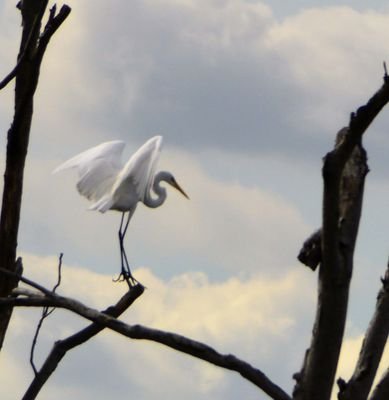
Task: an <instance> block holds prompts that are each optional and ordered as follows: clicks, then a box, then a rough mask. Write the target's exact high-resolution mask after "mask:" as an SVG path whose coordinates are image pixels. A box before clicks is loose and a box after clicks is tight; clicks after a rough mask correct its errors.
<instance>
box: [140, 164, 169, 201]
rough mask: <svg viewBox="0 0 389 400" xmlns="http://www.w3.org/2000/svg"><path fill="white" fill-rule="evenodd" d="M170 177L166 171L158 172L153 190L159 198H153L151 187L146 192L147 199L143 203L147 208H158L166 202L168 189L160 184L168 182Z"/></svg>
mask: <svg viewBox="0 0 389 400" xmlns="http://www.w3.org/2000/svg"><path fill="white" fill-rule="evenodd" d="M168 176H169V174H168V173H167V172H165V171H161V172H158V174H157V175H155V177H154V182H153V185H152V189H153V192H154V193H155V194H156V195H157V197H156V198H153V197H152V196H151V186H150V187H149V189H148V190H146V193H145V198H144V201H143V203H144V204H145V205H146V206H147V207H151V208H157V207H159V206H161V205H162V204H163V203H164V201H165V200H166V189H165V188H163V187H162V186H161V185H160V183H161V182H162V181H165V182H167V180H168Z"/></svg>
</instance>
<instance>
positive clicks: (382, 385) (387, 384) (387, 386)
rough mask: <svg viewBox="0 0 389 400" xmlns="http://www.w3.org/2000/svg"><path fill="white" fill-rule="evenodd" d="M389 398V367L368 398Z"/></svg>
mask: <svg viewBox="0 0 389 400" xmlns="http://www.w3.org/2000/svg"><path fill="white" fill-rule="evenodd" d="M387 399H389V368H388V369H387V370H386V371H385V373H384V375H383V376H382V378H381V380H380V381H379V382H378V384H377V386H376V387H375V389H374V390H373V393H372V395H371V396H370V397H369V400H387Z"/></svg>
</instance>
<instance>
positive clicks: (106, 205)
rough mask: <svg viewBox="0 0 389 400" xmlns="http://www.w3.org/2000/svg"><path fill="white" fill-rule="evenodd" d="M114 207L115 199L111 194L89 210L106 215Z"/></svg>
mask: <svg viewBox="0 0 389 400" xmlns="http://www.w3.org/2000/svg"><path fill="white" fill-rule="evenodd" d="M112 205H113V199H112V196H111V194H108V195H105V196H103V197H102V198H101V199H99V200H97V201H96V202H95V203H93V204H92V205H91V206H90V207H89V210H98V211H100V212H102V213H105V212H106V211H108V210H109V209H110V208H111V207H112Z"/></svg>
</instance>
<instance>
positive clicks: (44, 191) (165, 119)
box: [0, 0, 389, 400]
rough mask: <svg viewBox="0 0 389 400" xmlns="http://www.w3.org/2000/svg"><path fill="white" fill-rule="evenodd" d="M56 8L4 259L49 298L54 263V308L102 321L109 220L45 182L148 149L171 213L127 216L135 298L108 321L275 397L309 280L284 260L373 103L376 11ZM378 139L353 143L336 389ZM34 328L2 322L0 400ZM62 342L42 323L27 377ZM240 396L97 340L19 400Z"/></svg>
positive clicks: (379, 240) (377, 207)
mask: <svg viewBox="0 0 389 400" xmlns="http://www.w3.org/2000/svg"><path fill="white" fill-rule="evenodd" d="M14 3H15V2H13V1H9V0H5V1H3V2H1V3H0V27H1V28H0V32H1V33H0V59H1V60H2V62H1V63H0V76H5V75H6V74H7V73H8V72H9V71H10V70H11V69H12V68H13V65H14V63H15V57H16V54H17V50H18V42H19V37H20V29H21V27H20V16H19V14H18V12H17V10H16V9H15V4H14ZM285 3H287V4H285ZM60 4H61V3H59V4H58V5H60ZM67 4H69V5H70V6H71V7H72V13H71V15H70V16H69V18H68V19H67V20H66V21H65V23H64V24H63V26H61V28H60V29H59V31H58V32H57V33H56V34H55V36H54V37H53V39H52V41H51V42H50V45H49V47H48V50H47V53H46V55H45V58H44V61H43V65H42V70H41V76H40V82H39V87H38V90H37V93H36V98H35V107H34V118H33V125H32V131H31V140H30V147H29V154H28V158H27V163H26V172H25V173H26V175H25V186H24V195H23V206H22V220H21V225H20V235H19V241H18V252H19V254H20V255H21V256H22V257H23V260H24V267H25V275H26V276H27V277H29V278H31V279H36V280H37V281H39V282H41V283H42V284H45V285H47V286H48V287H50V286H52V285H53V284H54V283H55V280H56V270H57V265H58V256H59V254H60V253H61V252H63V253H64V259H63V260H64V267H63V268H64V270H63V284H62V285H61V288H60V293H61V294H63V295H67V296H73V297H76V298H77V299H79V300H81V301H83V302H85V303H86V304H88V305H90V306H91V307H95V308H101V309H103V308H106V307H107V306H108V305H110V304H112V303H114V302H115V301H116V300H117V299H118V298H119V297H120V296H121V295H122V294H123V293H124V291H125V290H126V288H125V286H124V285H121V284H117V283H113V282H112V278H114V277H115V276H116V275H117V274H118V272H119V268H120V265H119V262H120V260H119V246H118V242H117V230H118V226H119V222H120V215H119V214H118V213H115V212H108V213H106V214H104V215H102V214H99V213H97V212H92V211H88V210H87V208H88V202H87V201H86V200H85V199H83V198H81V197H80V196H79V195H78V193H77V191H76V189H75V183H76V180H77V177H76V174H75V173H74V171H66V172H63V173H61V174H56V175H52V173H51V171H52V170H53V169H54V168H55V167H56V166H58V165H59V164H60V163H61V162H63V161H65V160H66V159H68V158H69V157H71V156H73V155H75V154H77V153H78V152H81V151H83V150H85V149H87V148H89V147H92V146H94V145H97V144H99V143H101V142H104V141H109V140H117V139H119V140H123V141H125V142H126V143H127V145H126V148H125V151H124V158H125V159H126V158H129V157H130V155H131V154H132V153H133V152H134V151H135V150H136V149H137V148H138V147H139V146H140V145H141V144H142V143H144V142H145V141H146V140H147V139H149V138H150V137H152V136H154V135H156V134H161V135H162V136H163V137H164V143H163V150H162V153H161V157H160V160H159V165H158V168H160V169H163V170H169V171H171V172H172V173H173V174H174V175H175V177H176V179H177V181H178V182H179V183H180V185H181V186H182V187H183V188H184V190H185V191H186V192H187V193H188V194H189V196H190V200H189V201H188V200H187V199H185V198H184V197H182V196H180V194H179V193H178V192H175V191H173V190H168V198H167V201H166V203H165V204H164V205H163V206H162V207H160V208H158V209H155V210H150V209H147V208H146V207H144V206H142V205H140V206H139V207H138V208H137V211H136V213H135V216H134V217H133V219H132V221H131V225H130V228H129V232H128V234H127V236H126V249H127V254H128V255H129V259H130V263H131V266H132V269H133V270H134V275H135V277H136V278H137V279H138V280H139V281H140V282H142V283H143V284H144V285H145V286H146V287H147V290H146V292H145V293H144V295H143V296H142V297H141V298H140V299H138V300H137V302H136V304H134V306H133V307H131V309H130V310H129V311H128V312H127V313H126V314H125V315H124V316H123V320H124V321H126V322H128V323H130V324H135V323H142V324H144V325H147V326H150V327H154V328H159V329H166V330H172V331H175V332H178V333H181V334H185V335H187V336H189V337H191V338H193V339H196V340H200V341H204V342H206V343H208V344H210V345H212V346H214V347H215V348H216V349H217V350H219V351H220V352H223V353H233V354H235V355H236V356H238V357H240V358H242V359H245V360H247V361H248V362H250V363H252V364H253V365H254V366H256V367H258V368H260V369H261V370H262V371H263V372H265V373H266V374H267V375H268V376H269V377H270V378H271V379H272V380H273V381H274V382H276V383H277V384H278V385H280V386H281V387H282V388H284V389H285V390H287V391H288V392H291V390H292V388H293V384H294V382H293V380H292V375H293V373H295V372H297V371H298V370H299V369H300V366H301V363H302V360H303V355H304V351H305V349H306V348H307V347H308V345H309V340H310V334H311V329H312V322H313V318H314V313H315V302H316V292H315V290H316V280H317V276H316V274H315V273H313V272H311V271H310V270H308V269H307V268H305V267H303V266H302V265H300V264H299V263H298V261H297V259H296V256H297V254H298V252H299V250H300V247H301V244H302V243H303V241H304V240H305V239H306V238H307V237H308V236H309V235H310V234H311V233H312V232H313V231H314V230H316V229H317V228H318V227H319V226H320V218H321V194H322V181H321V165H322V157H323V156H324V155H325V154H326V153H327V152H328V151H329V150H331V148H332V146H333V142H334V138H335V135H336V133H337V131H338V130H340V129H341V128H342V127H343V126H345V125H347V124H348V119H349V116H350V113H351V112H352V111H354V110H356V109H357V108H358V107H359V106H360V105H362V104H364V103H365V102H366V101H367V100H368V99H369V98H370V96H371V95H372V94H373V93H374V92H375V91H376V90H377V89H378V88H379V87H380V86H381V84H382V76H383V61H385V60H387V58H388V54H389V52H388V47H387V43H388V36H389V7H388V6H387V4H386V2H384V1H379V0H376V1H370V2H369V3H368V5H367V4H366V2H363V1H324V0H323V1H305V0H301V1H294V2H282V1H279V0H274V1H270V0H269V1H262V2H261V1H255V0H251V1H249V0H246V1H244V0H142V1H140V0H134V1H132V2H126V1H124V0H115V1H113V2H106V1H102V0H93V1H92V0H84V1H81V2H80V1H75V0H69V1H68V2H67ZM12 95H13V86H12V85H9V86H8V87H7V88H6V89H4V90H3V91H2V92H1V93H0V131H1V132H3V134H2V135H0V146H1V148H2V149H3V150H2V151H1V152H0V166H1V167H2V168H3V166H4V157H5V144H6V132H7V129H8V127H9V125H10V122H11V118H12V111H13V103H12V100H13V99H12ZM388 122H389V113H388V111H387V110H384V111H383V112H382V113H381V114H380V115H379V117H378V118H377V120H376V121H374V123H373V125H372V126H371V128H370V129H369V130H368V132H367V135H366V137H365V139H364V143H365V147H366V149H367V151H368V154H369V166H370V170H371V171H370V173H369V175H368V177H367V184H366V193H365V199H364V206H365V207H364V211H363V215H362V220H361V229H360V235H359V238H358V242H357V246H358V247H357V251H356V255H355V270H354V278H353V282H352V287H351V299H350V310H349V317H348V322H347V329H346V336H345V344H344V346H343V350H342V357H341V363H340V366H339V371H338V375H341V376H342V377H343V378H344V379H347V378H348V377H349V376H350V374H351V373H352V371H353V366H354V364H355V360H356V357H357V355H358V352H359V348H360V344H361V341H362V338H363V333H364V330H365V329H366V326H367V324H368V321H369V318H370V316H371V313H372V310H373V307H374V303H375V297H376V294H377V291H378V289H379V286H380V276H382V275H383V274H384V271H385V266H386V263H387V257H388V251H387V237H388V234H389V229H388V226H389V223H388V222H389V220H388V219H389V216H388V214H387V209H388V203H389V181H388V179H387V174H386V169H387V153H388V150H389V138H388V135H387V126H388ZM38 318H39V311H38V310H37V311H31V310H16V311H15V312H14V315H13V318H12V321H11V325H10V330H9V332H8V336H7V338H6V342H5V345H4V350H3V351H2V357H1V358H0V368H1V370H2V373H1V374H0V387H2V388H4V387H6V388H7V392H6V393H2V394H1V396H2V398H4V399H6V400H8V399H10V400H11V399H15V398H20V397H21V395H22V393H24V391H25V389H26V388H27V386H28V384H29V382H30V381H31V379H32V371H31V368H30V366H29V364H28V358H29V350H30V346H31V340H32V336H33V332H34V327H35V325H36V323H37V320H38ZM82 326H83V321H81V320H80V319H79V318H78V317H74V316H72V315H70V313H68V312H64V311H61V310H57V311H56V312H55V313H54V314H53V316H52V317H50V319H49V321H47V323H46V324H45V326H44V329H43V331H42V333H41V336H40V341H39V344H38V348H37V351H36V352H37V360H36V361H37V364H38V365H39V363H40V362H42V360H44V358H45V355H46V354H47V352H48V351H49V350H50V348H51V346H52V344H53V342H54V341H55V340H58V339H59V338H64V337H66V336H67V335H69V334H72V333H73V332H74V331H76V330H77V329H80V328H81V327H82ZM388 361H389V356H387V355H386V356H385V360H384V362H383V366H382V368H385V367H386V366H387V364H388ZM15 377H17V378H15ZM259 393H260V392H258V390H257V389H256V388H255V387H254V386H253V385H251V384H250V383H248V382H245V381H244V380H243V379H242V378H240V377H239V376H238V375H237V374H234V373H232V372H226V371H223V370H221V369H218V368H216V367H213V366H209V365H207V364H206V363H204V362H202V361H198V360H195V359H192V358H190V357H188V356H185V355H181V354H177V353H176V352H173V351H171V350H169V349H165V348H163V347H162V346H160V345H156V344H153V343H146V342H136V341H128V340H127V339H124V338H121V337H119V336H118V335H117V334H114V333H110V332H105V333H104V334H102V335H100V336H99V337H98V338H95V339H93V340H92V341H90V343H87V344H86V345H84V346H82V347H81V348H79V349H76V350H74V351H72V352H71V354H68V355H67V356H66V358H65V359H64V360H63V362H62V363H61V365H60V366H59V368H58V370H57V371H56V373H55V374H54V375H53V377H52V378H51V379H50V381H49V382H48V384H47V385H46V386H45V388H44V389H43V390H42V392H41V395H40V397H39V398H40V399H43V400H45V399H52V398H55V399H59V400H64V399H69V398H82V399H85V400H88V399H97V400H99V399H106V398H108V396H110V397H112V396H114V398H115V399H122V398H123V399H124V398H127V397H128V395H129V394H131V395H132V396H134V397H137V398H138V399H140V400H153V399H157V398H158V399H160V398H171V399H178V398H182V397H183V396H185V398H188V399H192V398H193V399H209V398H212V399H216V400H218V399H227V400H229V399H235V398H236V397H237V395H239V396H242V397H243V398H245V399H249V400H250V399H254V398H258V394H259ZM259 396H261V395H260V394H259ZM334 398H335V397H334Z"/></svg>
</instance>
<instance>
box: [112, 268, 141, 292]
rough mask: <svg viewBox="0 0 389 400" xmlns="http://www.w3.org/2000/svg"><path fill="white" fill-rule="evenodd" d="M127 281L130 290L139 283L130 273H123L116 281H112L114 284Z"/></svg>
mask: <svg viewBox="0 0 389 400" xmlns="http://www.w3.org/2000/svg"><path fill="white" fill-rule="evenodd" d="M124 281H126V282H127V284H128V286H129V288H130V289H131V288H132V287H134V286H135V285H136V284H137V283H139V282H138V281H137V280H136V279H135V278H134V277H133V276H132V275H131V274H130V273H129V272H127V271H122V272H121V273H120V274H119V276H118V277H117V278H116V279H112V282H124Z"/></svg>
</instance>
